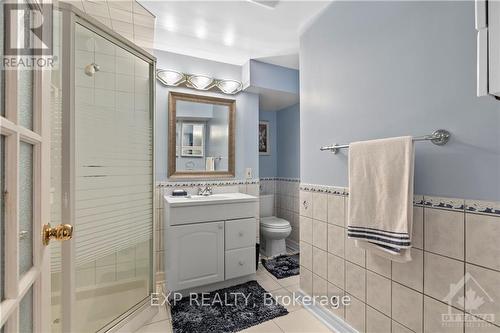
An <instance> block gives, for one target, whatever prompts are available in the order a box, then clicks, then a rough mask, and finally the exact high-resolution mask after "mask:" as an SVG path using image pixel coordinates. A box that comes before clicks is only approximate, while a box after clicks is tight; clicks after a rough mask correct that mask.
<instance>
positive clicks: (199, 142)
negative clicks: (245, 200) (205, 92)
mask: <svg viewBox="0 0 500 333" xmlns="http://www.w3.org/2000/svg"><path fill="white" fill-rule="evenodd" d="M170 98H171V100H170V110H169V117H170V118H171V119H170V120H171V122H172V120H173V119H174V116H175V137H174V138H172V136H170V138H171V139H172V140H175V157H174V158H175V165H172V164H173V163H169V165H170V166H171V167H172V168H173V167H175V170H170V172H169V173H170V175H171V176H178V175H184V176H188V175H191V176H192V175H198V176H202V175H214V174H220V175H230V174H231V172H232V170H231V164H232V163H234V161H233V162H231V157H232V155H231V153H230V149H231V142H230V140H231V138H230V136H231V135H230V133H231V126H232V119H231V117H232V116H231V115H232V112H233V109H234V101H233V100H224V99H218V98H213V97H204V96H196V95H188V94H180V93H171V94H170ZM171 146H172V143H171ZM233 149H234V148H233ZM233 154H234V153H233Z"/></svg>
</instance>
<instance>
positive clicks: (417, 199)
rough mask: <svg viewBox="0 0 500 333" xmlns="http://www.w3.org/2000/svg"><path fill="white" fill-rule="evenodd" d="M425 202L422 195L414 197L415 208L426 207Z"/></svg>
mask: <svg viewBox="0 0 500 333" xmlns="http://www.w3.org/2000/svg"><path fill="white" fill-rule="evenodd" d="M424 204H425V200H424V196H423V195H420V194H414V195H413V205H415V206H424Z"/></svg>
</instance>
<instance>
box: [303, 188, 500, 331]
mask: <svg viewBox="0 0 500 333" xmlns="http://www.w3.org/2000/svg"><path fill="white" fill-rule="evenodd" d="M348 198H349V196H348V190H347V189H346V188H342V187H330V186H320V185H310V184H301V186H300V205H299V206H300V251H301V272H300V287H301V289H302V290H303V291H304V292H305V293H307V294H309V295H319V296H322V295H329V296H334V295H335V296H342V295H350V296H351V304H350V305H349V306H345V307H340V308H339V309H333V308H332V309H329V310H330V311H331V313H332V314H334V315H336V316H337V317H340V318H342V319H343V320H345V321H346V322H347V323H348V324H349V325H351V326H352V327H354V328H355V329H356V330H358V331H359V332H380V333H381V332H384V333H386V332H393V333H395V332H416V333H419V332H428V333H431V332H432V333H435V332H440V333H441V332H457V333H458V332H462V333H464V332H465V333H473V332H474V333H479V332H495V333H500V246H499V245H498V244H499V243H498V239H500V203H495V202H484V201H476V200H463V199H449V198H439V197H430V196H421V195H416V196H415V198H414V208H413V214H414V215H413V218H414V222H413V225H414V227H413V244H414V248H413V249H412V257H413V260H412V261H411V262H409V263H406V264H400V263H395V262H391V261H390V260H387V259H384V258H382V257H379V256H376V255H373V254H371V253H370V252H368V251H365V250H363V249H360V248H357V247H356V246H355V245H354V241H353V240H351V239H348V238H347V237H346V230H347V229H346V227H347V211H346V209H347V201H348V200H349V199H348ZM449 303H450V304H451V306H449V305H448V304H449ZM442 315H445V318H452V321H448V322H443V320H442ZM464 318H465V323H464ZM483 319H484V320H483Z"/></svg>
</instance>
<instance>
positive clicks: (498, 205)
mask: <svg viewBox="0 0 500 333" xmlns="http://www.w3.org/2000/svg"><path fill="white" fill-rule="evenodd" d="M465 212H467V213H474V214H484V215H492V216H500V202H492V201H479V200H465Z"/></svg>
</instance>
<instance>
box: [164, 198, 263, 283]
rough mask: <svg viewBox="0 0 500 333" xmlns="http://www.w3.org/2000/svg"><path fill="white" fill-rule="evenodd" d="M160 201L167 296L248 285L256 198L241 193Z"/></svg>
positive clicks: (254, 240)
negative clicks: (235, 282) (241, 281)
mask: <svg viewBox="0 0 500 333" xmlns="http://www.w3.org/2000/svg"><path fill="white" fill-rule="evenodd" d="M164 202H165V235H164V239H165V244H164V248H165V261H166V262H165V273H166V284H167V289H168V290H169V291H185V290H189V289H193V288H198V287H202V286H207V285H213V284H216V283H224V282H225V281H227V280H231V279H235V278H244V277H249V278H248V280H250V278H251V277H252V274H254V273H255V262H256V261H255V260H256V258H255V256H256V253H255V243H256V238H257V237H256V236H257V235H256V226H257V225H256V224H257V220H256V216H255V214H256V212H257V205H258V199H257V198H256V197H253V196H250V195H247V194H242V193H224V194H214V195H211V196H208V197H200V196H192V197H189V198H179V197H169V196H165V198H164ZM222 287H224V286H222ZM198 289H199V288H198Z"/></svg>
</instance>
